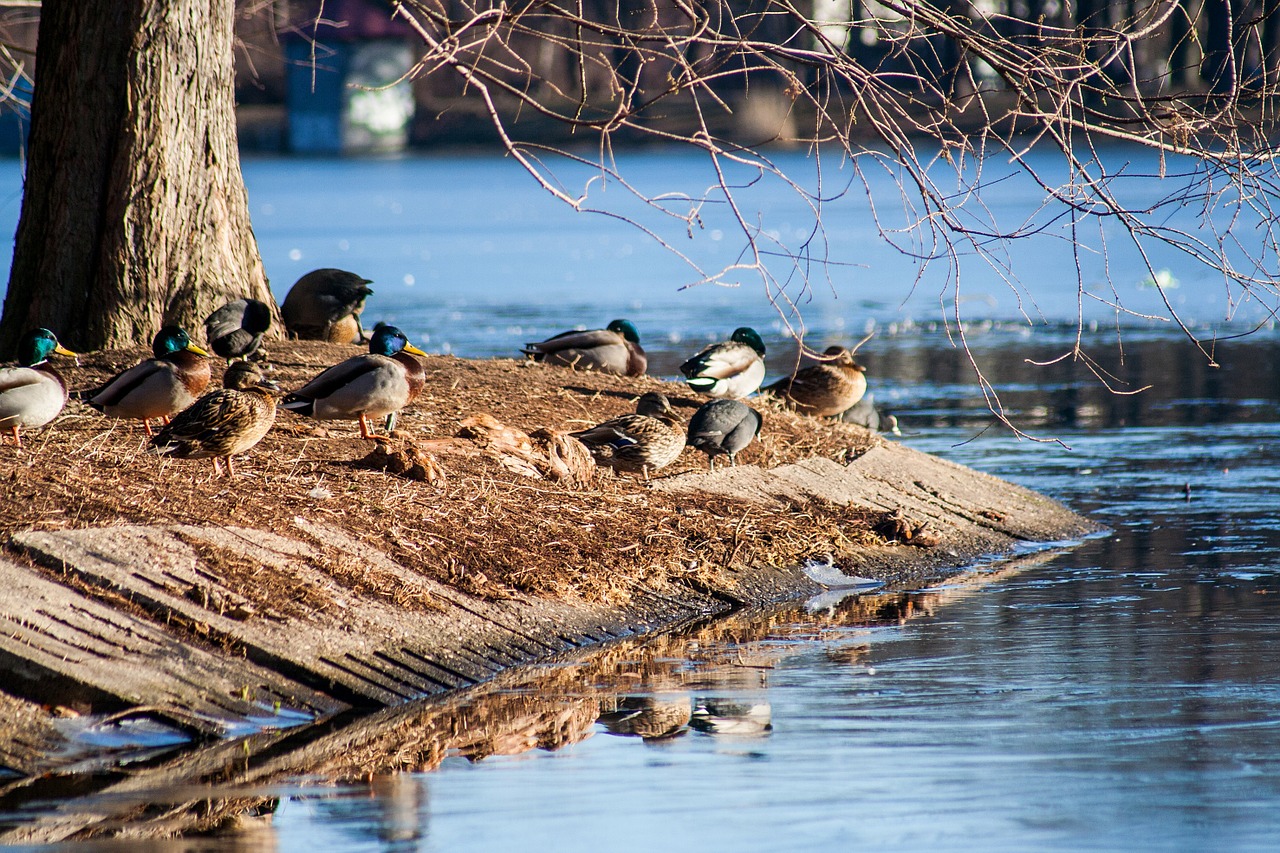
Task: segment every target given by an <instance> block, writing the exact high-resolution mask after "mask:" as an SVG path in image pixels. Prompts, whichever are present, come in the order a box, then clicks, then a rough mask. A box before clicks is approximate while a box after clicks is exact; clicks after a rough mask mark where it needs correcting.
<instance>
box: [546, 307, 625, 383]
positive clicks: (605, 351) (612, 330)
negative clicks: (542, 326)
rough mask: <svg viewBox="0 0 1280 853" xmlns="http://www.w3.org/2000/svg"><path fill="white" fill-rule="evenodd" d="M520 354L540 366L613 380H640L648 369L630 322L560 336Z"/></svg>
mask: <svg viewBox="0 0 1280 853" xmlns="http://www.w3.org/2000/svg"><path fill="white" fill-rule="evenodd" d="M522 352H523V353H524V354H525V355H527V356H529V358H531V359H533V360H534V361H540V362H543V363H544V364H558V365H561V366H563V367H572V368H573V369H574V370H598V371H600V372H601V373H612V374H615V375H617V376H643V375H644V373H645V371H646V370H648V369H649V359H648V357H647V356H645V354H644V350H643V349H642V348H641V347H640V334H639V332H637V331H636V327H635V326H634V325H633V324H632V322H631V321H630V320H614V321H613V322H612V323H610V324H609V325H608V326H607V327H605V328H603V329H590V330H588V331H585V332H561V333H560V334H558V335H556V336H555V337H551V338H547V339H546V340H545V341H540V342H538V343H536V344H525V345H524V349H523V350H522Z"/></svg>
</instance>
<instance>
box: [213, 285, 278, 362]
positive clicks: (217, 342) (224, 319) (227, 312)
mask: <svg viewBox="0 0 1280 853" xmlns="http://www.w3.org/2000/svg"><path fill="white" fill-rule="evenodd" d="M270 328H271V308H270V307H268V305H267V303H265V302H259V301H258V300H257V299H236V300H233V301H231V302H228V303H227V304H226V305H223V306H222V307H221V308H219V309H218V310H217V311H214V312H213V313H212V314H210V315H209V316H208V317H205V318H204V339H205V340H206V341H208V342H209V348H210V349H212V350H213V351H214V352H215V353H217V354H218V355H220V356H222V357H223V358H225V359H226V360H227V361H231V360H232V359H236V358H244V359H247V358H249V356H251V355H253V354H254V353H256V352H257V351H258V347H260V346H261V345H262V336H263V335H264V334H266V332H267V330H268V329H270Z"/></svg>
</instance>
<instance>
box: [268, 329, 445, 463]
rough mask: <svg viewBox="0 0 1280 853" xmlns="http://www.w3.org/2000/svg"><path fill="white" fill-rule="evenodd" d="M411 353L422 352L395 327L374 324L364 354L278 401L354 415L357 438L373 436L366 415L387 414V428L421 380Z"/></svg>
mask: <svg viewBox="0 0 1280 853" xmlns="http://www.w3.org/2000/svg"><path fill="white" fill-rule="evenodd" d="M410 353H412V354H413V355H410ZM414 355H426V353H425V352H423V351H422V350H420V349H418V348H417V347H415V346H414V345H413V344H411V343H409V339H408V338H406V337H405V335H404V332H402V331H400V330H399V329H397V328H396V327H395V326H388V325H386V324H385V323H379V324H378V325H377V326H376V327H374V330H373V337H372V338H371V339H370V340H369V352H368V353H366V354H364V355H356V356H352V357H351V358H349V359H347V360H346V361H344V362H341V363H339V364H335V365H334V366H333V367H330V368H329V369H328V370H326V371H325V372H324V373H321V374H320V375H319V376H317V377H316V378H315V379H312V380H311V381H310V382H308V383H307V384H306V385H303V386H302V387H301V388H299V389H298V390H297V391H294V392H293V393H292V394H290V395H289V396H287V397H285V398H284V402H283V403H281V404H280V405H282V406H284V408H286V409H288V410H289V411H291V412H294V413H296V414H299V415H307V416H308V417H313V418H318V419H320V420H322V421H331V420H359V421H360V436H361V438H373V433H371V432H369V421H368V420H366V418H371V417H373V418H376V417H382V416H383V415H386V416H387V430H388V431H390V430H391V429H392V427H393V426H394V425H395V415H396V412H398V411H400V410H401V409H403V408H404V407H405V406H407V405H409V403H410V402H411V401H412V400H413V399H414V398H415V397H417V396H418V394H419V392H421V391H422V386H423V385H425V384H426V372H425V371H424V370H423V369H422V363H421V362H420V361H418V360H417V359H416V358H414V357H413V356H414Z"/></svg>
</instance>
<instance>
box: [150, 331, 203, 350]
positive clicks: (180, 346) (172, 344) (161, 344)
mask: <svg viewBox="0 0 1280 853" xmlns="http://www.w3.org/2000/svg"><path fill="white" fill-rule="evenodd" d="M183 350H186V351H187V352H193V353H195V354H196V355H203V356H207V355H208V354H209V353H207V352H205V351H204V350H202V349H201V348H200V347H198V346H196V345H195V344H193V343H192V342H191V336H190V335H188V334H187V330H186V329H183V328H182V327H180V326H165V327H164V328H162V329H161V330H160V331H158V332H156V336H155V339H154V340H152V341H151V351H152V352H153V353H155V356H156V358H164V357H165V356H168V355H173V354H174V353H175V352H182V351H183Z"/></svg>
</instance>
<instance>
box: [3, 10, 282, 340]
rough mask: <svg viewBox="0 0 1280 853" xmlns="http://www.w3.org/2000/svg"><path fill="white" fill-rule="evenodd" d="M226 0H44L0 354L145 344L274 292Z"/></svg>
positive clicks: (266, 298)
mask: <svg viewBox="0 0 1280 853" xmlns="http://www.w3.org/2000/svg"><path fill="white" fill-rule="evenodd" d="M234 12H235V2H234V0H113V2H110V3H85V2H83V0H45V2H44V4H43V6H42V9H41V20H40V36H39V45H38V47H37V53H36V58H37V68H38V71H37V76H36V86H35V94H34V97H33V102H32V109H31V112H32V116H31V134H30V138H29V139H30V142H29V155H28V161H27V175H26V192H25V195H24V197H23V201H22V217H21V219H20V221H19V224H18V233H17V238H16V245H15V248H14V258H13V269H12V272H11V274H10V278H9V289H8V293H7V295H6V297H5V303H4V314H3V317H0V354H3V353H8V352H11V351H12V349H13V347H14V345H15V343H16V341H17V338H18V337H19V336H20V335H21V334H22V333H23V332H24V331H26V330H27V329H29V328H32V327H35V326H45V327H47V328H49V329H52V330H53V331H54V332H55V333H56V334H57V335H58V337H59V339H61V340H62V341H64V342H66V344H67V345H68V346H71V347H73V348H75V349H84V350H89V349H98V348H102V347H110V346H123V345H130V344H149V343H150V340H151V337H152V335H154V333H155V332H156V330H157V329H159V327H160V326H161V325H163V324H165V323H176V324H178V325H181V326H184V327H185V328H187V329H188V330H189V331H191V332H192V336H193V337H194V338H196V339H197V340H198V339H200V338H201V337H202V330H200V329H199V324H200V323H201V321H202V320H203V319H204V317H205V316H206V315H207V314H208V313H209V312H211V311H212V310H214V309H215V308H217V307H218V306H220V305H221V304H223V302H225V301H227V300H228V299H234V298H238V297H241V296H249V297H253V298H255V299H260V300H262V301H264V302H266V303H267V304H269V305H272V304H274V300H273V299H272V297H271V293H270V290H269V289H268V287H267V281H266V276H265V274H264V273H263V269H262V259H261V257H260V256H259V254H258V247H257V243H256V242H255V240H254V237H253V229H252V227H251V226H250V223H249V207H248V197H247V194H246V192H245V187H244V179H243V176H242V175H241V172H240V157H239V153H238V151H237V148H236V127H235V103H234V100H235V96H234V76H233V53H232V24H233V21H234Z"/></svg>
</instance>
